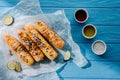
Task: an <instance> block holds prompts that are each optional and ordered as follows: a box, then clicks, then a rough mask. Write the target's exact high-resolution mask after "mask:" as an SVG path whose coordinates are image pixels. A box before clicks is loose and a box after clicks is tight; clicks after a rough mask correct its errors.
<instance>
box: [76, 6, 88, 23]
mask: <svg viewBox="0 0 120 80" xmlns="http://www.w3.org/2000/svg"><path fill="white" fill-rule="evenodd" d="M80 10H83V11H85V13H86V19H85V20H84V21H79V20H78V19H77V18H76V13H77V12H78V11H80ZM88 17H89V14H88V11H87V10H86V9H84V8H79V9H77V10H76V11H75V13H74V18H75V20H76V21H77V22H78V23H84V22H86V21H87V20H88Z"/></svg>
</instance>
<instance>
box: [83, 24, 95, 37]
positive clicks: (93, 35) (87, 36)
mask: <svg viewBox="0 0 120 80" xmlns="http://www.w3.org/2000/svg"><path fill="white" fill-rule="evenodd" d="M87 26H92V27H93V28H94V29H95V34H94V35H93V36H91V37H88V36H86V35H85V33H84V29H85V28H86V27H87ZM96 34H97V29H96V27H95V26H94V25H92V24H87V25H85V26H84V27H83V28H82V35H83V36H84V37H85V38H87V39H92V38H94V37H95V36H96Z"/></svg>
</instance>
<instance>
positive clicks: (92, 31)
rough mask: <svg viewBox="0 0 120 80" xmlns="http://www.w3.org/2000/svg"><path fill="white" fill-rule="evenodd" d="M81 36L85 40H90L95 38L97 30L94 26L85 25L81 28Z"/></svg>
mask: <svg viewBox="0 0 120 80" xmlns="http://www.w3.org/2000/svg"><path fill="white" fill-rule="evenodd" d="M82 34H83V36H84V37H85V38H87V39H92V38H94V37H95V36H96V34H97V29H96V27H95V26H94V25H92V24H87V25H85V26H84V27H83V29H82Z"/></svg>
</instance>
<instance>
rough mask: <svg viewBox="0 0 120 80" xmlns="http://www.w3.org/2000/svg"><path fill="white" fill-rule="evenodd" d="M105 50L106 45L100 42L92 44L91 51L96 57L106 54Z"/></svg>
mask: <svg viewBox="0 0 120 80" xmlns="http://www.w3.org/2000/svg"><path fill="white" fill-rule="evenodd" d="M106 49H107V47H106V44H105V42H104V41H102V40H96V41H95V42H93V44H92V51H93V52H94V53H95V54H96V55H103V54H104V53H105V52H106Z"/></svg>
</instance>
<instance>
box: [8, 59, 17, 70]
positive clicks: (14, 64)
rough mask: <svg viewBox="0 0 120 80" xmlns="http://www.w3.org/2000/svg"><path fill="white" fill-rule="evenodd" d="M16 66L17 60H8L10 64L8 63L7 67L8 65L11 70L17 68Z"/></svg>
mask: <svg viewBox="0 0 120 80" xmlns="http://www.w3.org/2000/svg"><path fill="white" fill-rule="evenodd" d="M15 66H16V61H14V60H13V61H10V62H8V64H7V67H8V69H10V70H14V69H15Z"/></svg>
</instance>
